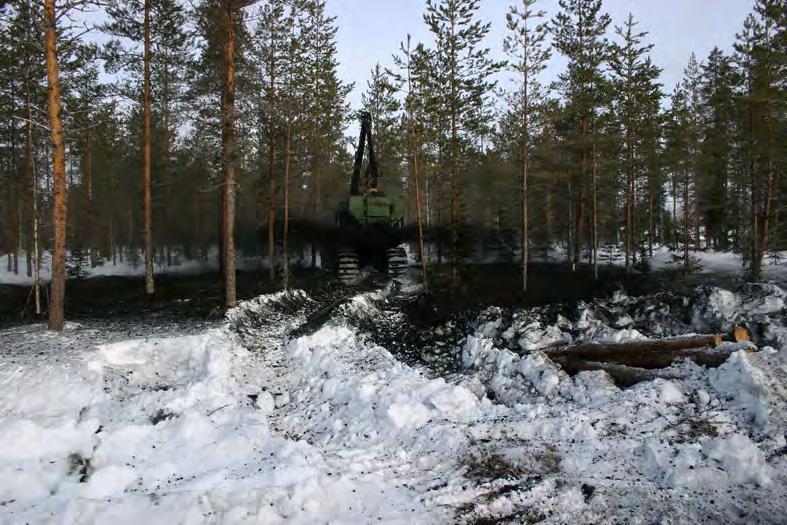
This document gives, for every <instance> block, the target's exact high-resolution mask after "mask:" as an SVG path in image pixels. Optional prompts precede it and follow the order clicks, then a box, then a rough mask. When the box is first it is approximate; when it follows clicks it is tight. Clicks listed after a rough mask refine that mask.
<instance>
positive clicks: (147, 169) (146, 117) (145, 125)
mask: <svg viewBox="0 0 787 525" xmlns="http://www.w3.org/2000/svg"><path fill="white" fill-rule="evenodd" d="M150 9H151V0H145V27H144V31H145V44H144V45H145V49H144V60H143V61H144V66H143V67H144V77H145V78H144V86H143V95H142V106H143V107H142V164H143V166H142V177H143V179H142V184H143V194H144V196H143V199H144V207H145V293H147V294H148V295H153V294H154V293H155V286H154V282H153V224H152V223H153V203H152V199H151V188H150V186H151V168H152V167H151V164H152V160H151V131H150V128H151V123H150V120H151V96H150V63H151V51H150Z"/></svg>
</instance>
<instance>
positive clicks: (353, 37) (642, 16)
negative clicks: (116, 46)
mask: <svg viewBox="0 0 787 525" xmlns="http://www.w3.org/2000/svg"><path fill="white" fill-rule="evenodd" d="M512 2H521V0H481V9H480V13H479V16H480V18H481V19H483V20H484V21H487V22H491V23H492V29H491V32H490V34H489V36H488V37H487V42H486V45H487V47H489V48H490V49H491V50H492V55H493V57H495V58H498V59H503V58H505V56H504V54H503V49H502V47H503V45H502V42H503V38H504V37H505V34H506V29H505V14H506V12H507V11H508V6H509V5H511V4H512ZM753 4H754V0H604V9H605V10H606V12H608V13H609V14H610V16H611V17H612V24H613V26H615V25H622V24H623V22H624V21H625V19H626V17H627V16H628V13H629V12H631V13H633V14H634V16H635V18H636V19H637V20H638V21H639V26H638V28H639V29H640V30H641V31H648V32H649V33H650V34H649V35H648V39H649V40H650V42H652V43H653V44H655V47H654V49H653V51H652V55H653V59H654V61H655V63H656V64H657V65H658V66H659V67H661V68H663V70H664V72H663V75H662V82H663V83H664V86H665V91H666V92H667V93H668V92H669V91H670V90H671V89H672V87H673V86H674V85H675V83H676V82H677V81H678V80H680V78H681V76H682V73H683V69H684V68H685V66H686V63H687V61H688V58H689V54H690V53H691V52H694V53H696V55H697V57H698V59H700V60H703V59H704V58H705V57H707V55H708V53H709V52H710V50H711V49H713V47H714V46H719V47H720V48H722V49H724V50H727V51H729V50H731V48H732V44H733V42H734V39H735V34H736V33H737V32H739V31H740V29H741V27H742V25H743V20H744V18H745V17H746V15H747V14H748V13H750V12H751V9H752V6H753ZM536 5H537V6H539V7H540V8H541V9H544V10H545V11H547V18H550V19H551V18H552V16H554V14H555V13H556V12H557V9H558V0H541V1H540V2H538V3H537V4H536ZM327 6H328V12H329V13H330V14H331V15H333V16H336V23H337V26H338V28H339V30H338V34H337V39H338V51H339V61H340V66H339V75H340V76H341V78H342V79H343V80H345V81H349V82H354V83H355V90H354V91H353V93H352V94H351V96H350V103H351V105H352V108H353V109H359V108H360V104H361V93H362V91H363V90H364V89H365V88H366V82H367V80H368V78H369V71H370V70H371V68H372V67H373V66H374V64H375V63H376V62H380V63H381V64H382V65H383V66H388V67H390V66H391V65H392V63H391V62H392V61H391V55H392V54H393V53H395V52H397V51H398V49H399V44H400V42H402V41H403V40H404V39H405V38H406V36H407V34H408V33H410V34H411V35H412V38H413V41H414V42H419V41H420V42H426V43H428V42H430V41H431V37H430V34H429V31H428V30H427V28H426V25H425V24H424V22H423V13H424V11H425V6H426V0H327ZM254 9H255V8H254V7H250V8H247V10H248V11H252V10H254ZM89 18H90V19H91V20H92V21H93V22H95V21H97V20H99V19H101V18H103V17H102V16H101V15H100V14H98V13H94V14H92V15H90V16H89ZM610 34H612V28H611V29H610ZM92 38H94V39H97V40H103V38H102V37H101V36H100V35H98V34H95V33H93V35H92ZM564 66H565V62H564V61H563V60H562V58H561V57H560V56H558V55H557V54H555V55H554V56H553V58H552V60H551V61H550V65H549V67H548V68H547V70H546V71H545V72H544V74H543V79H544V81H545V82H548V81H551V80H553V79H554V78H555V77H556V75H557V74H558V73H559V72H560V71H562V70H563V68H564ZM507 78H508V76H507V75H506V74H501V76H500V81H501V84H504V83H505V81H506V79H507Z"/></svg>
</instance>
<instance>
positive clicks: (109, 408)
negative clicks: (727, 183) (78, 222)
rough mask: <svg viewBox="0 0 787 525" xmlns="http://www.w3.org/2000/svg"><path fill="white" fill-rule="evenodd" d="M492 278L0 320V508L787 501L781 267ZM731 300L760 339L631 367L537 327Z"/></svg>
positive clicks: (314, 509) (716, 323) (550, 510)
mask: <svg viewBox="0 0 787 525" xmlns="http://www.w3.org/2000/svg"><path fill="white" fill-rule="evenodd" d="M616 275H617V274H616ZM497 277H498V278H499V277H500V273H499V272H498V275H497ZM475 278H476V279H477V280H479V281H480V282H477V283H476V285H473V287H472V289H471V290H468V291H466V293H465V294H464V296H463V297H464V299H462V300H461V301H459V302H458V303H457V304H455V305H454V306H453V308H451V307H449V305H448V303H449V301H448V300H447V299H444V298H442V297H443V296H442V295H440V294H438V295H437V296H432V297H427V296H423V295H422V294H421V293H420V291H419V288H418V287H417V286H416V285H414V284H404V285H398V284H396V283H393V284H388V285H381V286H377V287H374V286H372V287H369V288H367V289H361V288H358V289H355V290H352V291H351V292H350V293H348V292H347V291H346V290H343V289H340V288H337V287H331V286H325V287H314V288H313V289H310V290H309V291H303V290H299V291H291V292H288V293H267V294H263V295H259V296H257V297H254V298H251V299H249V300H247V301H244V302H242V303H241V304H240V305H239V307H238V308H236V309H234V310H232V311H230V312H229V313H228V314H227V315H226V317H224V318H223V319H222V318H220V316H219V315H217V314H213V313H212V312H213V307H212V306H208V305H207V304H206V305H205V306H204V307H202V308H203V309H202V310H200V313H199V315H196V314H195V315H191V316H189V315H186V314H185V312H188V311H189V310H190V309H191V308H194V307H193V305H191V306H190V305H189V304H188V302H186V303H183V304H184V306H183V307H182V309H178V308H176V309H175V310H172V306H173V304H182V303H178V302H177V301H179V300H180V299H177V298H176V297H175V295H177V294H175V292H174V291H173V297H171V298H170V299H161V303H160V304H159V306H154V307H146V308H143V309H137V310H133V308H132V307H131V306H129V309H128V310H126V311H120V313H118V314H117V315H112V314H111V312H107V311H105V312H104V315H102V312H101V308H100V306H96V305H94V306H90V307H88V306H85V308H86V310H85V312H84V315H81V316H77V317H78V318H77V321H76V322H70V323H68V325H67V328H66V330H65V331H64V332H63V333H60V334H55V333H50V332H48V331H46V330H45V327H44V325H43V324H39V323H32V324H30V323H28V324H19V323H16V324H14V325H13V326H8V327H6V328H3V329H0V349H1V350H2V351H1V353H0V523H9V524H10V523H24V522H29V523H41V522H51V521H56V522H63V523H86V522H88V523H90V522H96V523H112V524H113V525H117V524H120V523H140V522H146V523H150V524H154V523H167V524H170V523H245V522H248V523H279V522H285V523H315V522H330V523H377V522H384V523H457V522H458V523H528V522H546V523H569V522H580V523H589V522H593V523H653V522H660V523H682V522H689V521H691V522H707V523H719V522H724V523H744V522H747V523H749V522H771V523H779V522H783V516H784V513H785V511H787V436H786V434H787V386H786V385H787V327H785V318H786V317H787V316H786V315H785V314H787V308H786V306H785V301H787V292H785V287H784V286H783V285H781V284H778V283H774V284H767V285H751V284H745V283H740V282H733V281H731V280H730V279H728V278H719V279H717V280H716V281H715V282H701V283H697V282H692V283H685V284H684V285H682V286H681V287H679V288H678V289H673V288H669V287H666V286H663V281H660V280H659V279H655V280H653V281H652V282H651V283H650V284H648V285H644V284H642V285H641V286H642V289H634V288H632V287H628V288H626V290H628V294H626V293H623V292H622V291H621V289H620V286H619V285H621V284H623V285H626V282H625V281H621V280H619V279H618V278H617V277H616V276H613V275H610V276H609V279H607V281H608V283H611V284H607V285H605V288H603V289H595V290H594V289H588V290H585V291H582V292H581V293H580V292H577V295H576V296H570V297H566V298H565V300H564V301H562V302H554V301H553V300H552V299H551V296H550V295H549V294H547V293H546V292H544V293H545V294H546V295H545V296H544V297H543V300H541V301H539V304H537V305H521V304H513V303H512V304H504V303H505V302H506V301H505V300H504V294H502V292H495V293H493V292H489V294H490V295H489V297H490V298H491V299H490V300H492V299H497V300H499V302H500V303H503V304H500V305H499V306H489V304H493V303H488V302H486V300H483V301H482V300H481V299H480V298H478V297H476V300H475V301H473V300H471V298H472V297H474V296H476V295H477V293H476V292H473V290H478V288H477V286H479V287H482V288H488V287H487V286H485V284H484V280H485V278H484V277H483V276H481V277H478V276H476V277H475ZM666 278H667V277H665V279H666ZM306 281H308V279H306V280H305V281H304V282H306ZM725 281H726V283H725ZM509 282H511V281H509ZM544 287H545V289H550V288H551V287H550V286H547V285H544ZM165 289H166V285H165V286H164V287H163V288H162V290H165ZM207 293H211V294H212V293H213V292H210V291H206V294H207ZM107 295H110V294H109V293H107ZM163 295H165V296H166V293H165V294H163ZM591 297H598V298H597V299H592V298H591ZM131 304H136V303H135V302H134V301H132V300H130V303H129V305H131ZM155 304H158V303H155ZM328 305H330V307H328ZM471 305H472V307H471ZM105 307H106V308H107V309H109V303H106V305H105ZM179 308H180V307H179ZM132 310H133V311H132ZM133 312H136V314H134V313H133ZM156 312H159V313H158V314H157V313H156ZM734 324H742V325H745V326H747V327H748V328H750V330H751V331H752V334H753V337H754V341H755V343H756V344H757V345H758V346H759V351H758V352H755V353H746V352H745V351H743V350H740V351H736V352H734V353H733V354H732V355H731V357H730V358H729V359H728V360H727V362H726V363H724V364H723V365H722V366H720V367H719V368H717V369H707V368H704V367H700V366H697V365H694V364H692V363H691V362H682V363H679V364H676V365H673V366H672V367H671V368H669V369H666V370H662V371H661V372H662V375H664V376H665V377H669V379H657V380H655V381H646V382H642V383H639V384H637V385H635V386H633V387H630V388H619V387H618V386H616V385H615V384H614V383H613V381H612V380H611V379H610V377H609V376H608V375H607V374H606V373H604V372H582V373H579V374H577V375H575V376H573V377H571V376H569V375H567V374H566V373H564V372H563V371H562V370H561V369H560V368H559V367H558V366H556V365H555V364H553V363H552V362H551V361H550V360H549V359H548V358H547V357H546V355H545V354H544V353H543V352H542V351H541V350H543V349H544V348H545V347H548V346H550V345H554V344H555V342H586V341H621V340H631V339H642V338H649V337H666V336H674V335H683V334H688V333H716V332H726V331H728V330H729V329H730V328H731V327H732V326H733V325H734ZM741 348H743V347H741Z"/></svg>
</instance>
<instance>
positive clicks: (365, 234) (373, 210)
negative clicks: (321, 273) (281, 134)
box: [335, 111, 407, 284]
mask: <svg viewBox="0 0 787 525" xmlns="http://www.w3.org/2000/svg"><path fill="white" fill-rule="evenodd" d="M360 121H361V133H360V136H359V138H358V148H357V149H356V151H355V164H354V166H353V173H352V179H351V180H350V195H349V197H348V199H347V200H346V201H345V202H343V203H342V204H341V206H340V209H339V212H338V213H337V217H336V219H337V226H338V228H339V233H340V239H341V241H340V243H339V246H338V253H337V255H336V259H335V260H336V270H337V274H338V277H339V279H340V280H341V281H342V282H343V283H345V284H349V283H352V282H355V281H357V280H358V277H359V275H360V270H361V269H362V268H365V267H368V266H371V267H373V268H375V269H376V270H378V271H380V272H385V273H387V274H388V275H390V276H391V277H397V276H399V275H401V274H402V272H403V271H404V269H405V267H406V263H407V258H406V252H405V250H404V248H403V246H402V245H401V242H402V235H403V234H402V230H403V226H404V202H403V201H402V199H399V198H392V197H389V196H387V195H385V193H384V192H382V191H381V190H380V189H379V188H378V187H377V183H378V180H379V178H380V168H379V166H378V164H377V157H376V156H375V153H374V140H373V135H372V116H371V114H370V113H369V112H368V111H362V112H361V113H360ZM367 150H368V162H367V164H366V170H365V171H364V170H363V164H364V162H363V161H364V153H365V152H366V151H367ZM362 171H363V179H362Z"/></svg>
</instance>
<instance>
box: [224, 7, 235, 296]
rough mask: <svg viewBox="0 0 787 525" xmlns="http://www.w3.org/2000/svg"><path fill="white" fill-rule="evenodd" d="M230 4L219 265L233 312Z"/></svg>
mask: <svg viewBox="0 0 787 525" xmlns="http://www.w3.org/2000/svg"><path fill="white" fill-rule="evenodd" d="M232 4H233V3H232V1H231V0H225V6H224V8H225V20H224V22H225V24H226V27H225V31H226V41H225V47H224V65H225V72H224V73H225V76H224V97H223V98H224V103H223V106H224V107H223V108H222V109H223V111H222V113H223V127H222V154H221V160H222V168H223V171H224V191H223V192H222V215H221V216H222V228H221V237H222V247H223V249H222V254H221V255H222V261H223V263H224V264H223V265H222V267H223V272H224V299H225V304H226V306H227V308H234V307H235V301H236V289H235V27H234V24H235V21H234V18H235V16H234V14H235V13H234V11H233V5H232Z"/></svg>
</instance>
